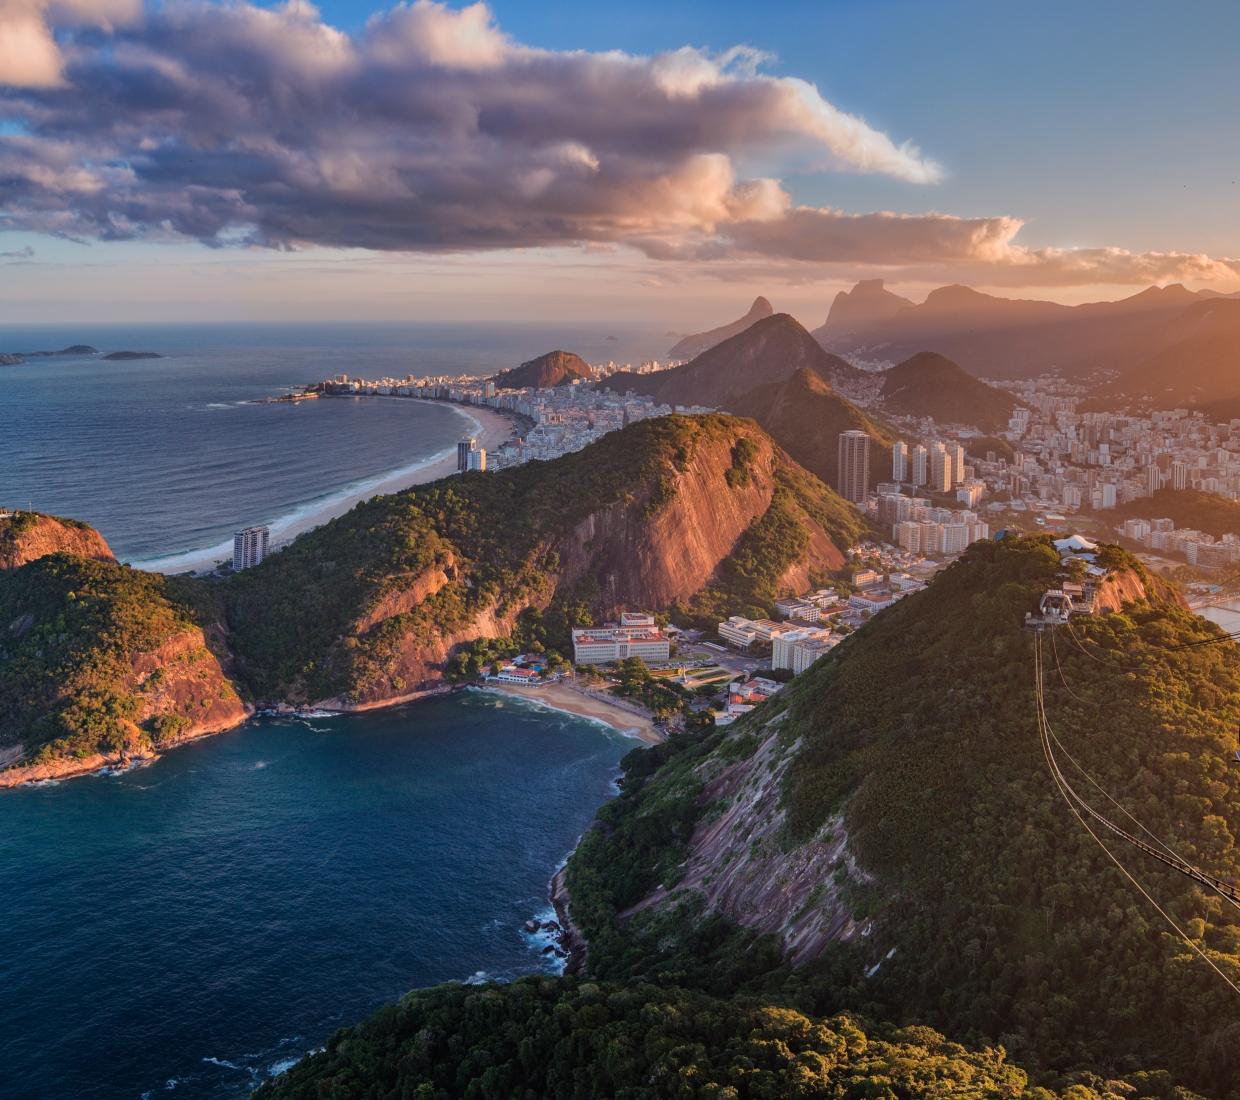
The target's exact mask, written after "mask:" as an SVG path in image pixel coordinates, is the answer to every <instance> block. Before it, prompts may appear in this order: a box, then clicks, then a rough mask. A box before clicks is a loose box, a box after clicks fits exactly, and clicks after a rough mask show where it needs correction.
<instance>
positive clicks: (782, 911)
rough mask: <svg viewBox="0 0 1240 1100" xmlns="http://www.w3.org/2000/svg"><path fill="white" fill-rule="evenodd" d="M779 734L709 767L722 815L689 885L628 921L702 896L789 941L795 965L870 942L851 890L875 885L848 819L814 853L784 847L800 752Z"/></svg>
mask: <svg viewBox="0 0 1240 1100" xmlns="http://www.w3.org/2000/svg"><path fill="white" fill-rule="evenodd" d="M779 725H780V723H779V719H776V720H775V721H773V722H771V723H770V724H768V725H767V726H766V727H765V728H760V729H759V730H757V732H756V733H738V734H735V735H734V738H739V739H741V743H742V744H744V743H747V742H752V744H753V751H752V754H751V755H748V756H747V757H746V758H745V759H736V760H735V762H732V763H729V762H728V759H727V754H726V749H725V750H724V751H721V752H716V753H714V754H712V755H711V756H710V757H709V758H708V759H707V761H706V763H705V764H703V765H702V767H701V769H700V770H699V775H700V777H701V778H702V780H703V781H704V783H705V787H704V790H703V792H702V794H701V796H700V797H699V801H700V802H702V803H707V804H714V806H715V812H708V813H707V814H706V815H705V817H704V818H703V819H702V820H701V821H700V822H699V823H698V826H697V828H696V829H695V830H694V833H693V838H692V840H691V841H690V850H691V852H692V855H691V856H690V857H689V860H688V863H687V865H686V867H685V874H684V877H683V878H682V879H681V881H680V883H679V884H678V885H677V886H676V887H675V889H673V890H672V891H671V892H668V891H666V890H664V889H663V887H659V888H658V889H657V890H656V891H655V892H654V893H652V894H651V895H650V896H649V897H646V898H644V899H643V900H642V901H641V902H639V903H638V904H637V905H635V906H632V907H631V908H629V909H626V910H624V911H622V912H621V913H619V914H618V915H617V919H618V920H620V921H626V920H628V919H629V918H631V917H632V916H633V915H634V914H635V913H637V912H639V911H641V910H642V909H646V908H649V907H650V906H662V905H665V904H670V905H673V906H674V905H676V904H677V903H678V902H679V901H680V900H681V899H682V898H683V897H684V896H685V895H686V894H687V893H688V892H694V893H698V894H700V895H701V896H702V898H703V899H704V901H705V905H706V909H707V910H708V911H712V912H719V913H723V914H724V915H726V916H729V917H731V918H732V919H733V920H735V921H736V922H737V923H738V924H740V925H742V926H743V927H745V928H752V929H753V930H754V931H756V932H758V933H760V934H763V933H774V934H775V935H777V936H779V938H780V941H781V943H782V944H783V948H784V951H785V953H786V955H787V957H788V959H789V961H791V962H792V963H794V964H800V963H804V962H808V961H809V960H810V959H813V958H816V957H817V956H818V955H819V954H821V953H822V950H823V949H824V948H825V947H826V945H827V944H828V943H830V942H831V941H832V940H847V939H851V938H852V937H853V936H854V935H856V934H858V933H859V932H860V933H862V934H864V932H865V922H864V921H858V920H857V919H856V918H855V917H854V916H853V914H852V912H851V911H850V910H849V908H848V905H847V903H846V902H845V901H844V890H845V887H846V885H847V883H848V881H849V880H850V879H851V880H852V881H854V882H869V881H870V880H869V876H868V875H866V874H865V872H863V871H861V870H860V869H859V868H858V867H857V865H856V863H855V861H854V859H853V857H852V855H851V853H850V851H849V847H848V834H847V832H846V831H845V829H844V823H843V819H842V818H841V817H838V816H836V817H833V818H832V819H831V820H829V821H828V822H827V823H826V824H825V825H824V826H823V827H822V828H821V829H820V830H819V831H818V833H817V835H815V836H814V837H813V839H811V840H809V841H808V842H806V843H804V844H800V845H797V846H795V847H793V848H788V849H785V847H784V845H783V844H782V843H781V840H780V833H781V830H782V829H783V825H784V818H785V816H786V811H785V809H784V808H783V807H782V806H781V805H780V803H781V796H782V790H783V777H784V772H785V770H786V769H787V767H788V765H789V763H791V761H792V759H793V758H794V757H795V755H796V752H797V749H798V748H799V742H796V743H793V744H791V745H781V743H780V737H779ZM738 755H744V754H743V753H740V754H738Z"/></svg>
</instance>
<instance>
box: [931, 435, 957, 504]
mask: <svg viewBox="0 0 1240 1100" xmlns="http://www.w3.org/2000/svg"><path fill="white" fill-rule="evenodd" d="M927 484H928V485H929V486H930V488H931V489H933V490H934V491H935V492H936V493H945V492H947V490H948V489H950V488H951V487H952V460H951V458H950V457H948V454H947V448H946V447H944V446H943V444H942V443H934V444H931V447H930V480H929V481H928V482H927Z"/></svg>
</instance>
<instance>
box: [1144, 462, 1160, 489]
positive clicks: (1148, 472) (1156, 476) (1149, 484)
mask: <svg viewBox="0 0 1240 1100" xmlns="http://www.w3.org/2000/svg"><path fill="white" fill-rule="evenodd" d="M1161 488H1162V471H1161V470H1159V468H1158V467H1157V466H1156V465H1154V464H1153V463H1151V464H1150V465H1149V466H1147V467H1146V468H1145V495H1146V496H1151V497H1152V496H1153V495H1154V494H1155V493H1156V492H1158V490H1159V489H1161Z"/></svg>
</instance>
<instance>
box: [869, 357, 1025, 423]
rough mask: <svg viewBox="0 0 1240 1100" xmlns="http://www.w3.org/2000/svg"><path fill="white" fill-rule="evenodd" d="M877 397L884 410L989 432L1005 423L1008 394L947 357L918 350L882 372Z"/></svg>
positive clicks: (1012, 405)
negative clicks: (880, 388) (969, 426)
mask: <svg viewBox="0 0 1240 1100" xmlns="http://www.w3.org/2000/svg"><path fill="white" fill-rule="evenodd" d="M882 377H883V388H882V390H880V391H879V400H880V401H881V402H882V407H883V408H884V409H885V410H886V411H887V412H888V413H894V414H897V415H900V416H930V417H933V418H934V419H935V420H936V421H938V422H939V423H940V424H970V425H973V426H974V427H977V428H981V429H982V431H986V432H993V431H998V430H999V429H1001V428H1006V427H1007V422H1008V418H1009V417H1011V415H1012V410H1013V409H1014V408H1015V407H1016V402H1015V401H1014V400H1013V399H1012V397H1011V395H1010V394H1008V393H1006V392H1005V391H1003V390H996V389H994V388H992V387H990V386H988V385H986V383H984V382H979V381H978V380H977V379H976V378H974V377H973V376H972V375H971V374H968V373H966V372H965V371H963V370H962V369H961V368H960V367H958V366H957V365H956V364H955V363H953V362H952V361H951V360H950V359H947V358H944V357H943V356H942V355H938V354H936V353H935V352H932V351H923V352H919V353H918V354H917V355H914V356H913V357H912V358H910V359H906V360H904V362H903V363H897V364H896V365H895V366H894V367H892V368H891V369H890V370H889V371H887V372H886V373H885V374H883V376H882Z"/></svg>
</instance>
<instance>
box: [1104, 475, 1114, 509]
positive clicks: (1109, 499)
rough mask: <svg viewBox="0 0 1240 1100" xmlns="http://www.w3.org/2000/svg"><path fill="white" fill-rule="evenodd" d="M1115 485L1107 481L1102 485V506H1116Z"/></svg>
mask: <svg viewBox="0 0 1240 1100" xmlns="http://www.w3.org/2000/svg"><path fill="white" fill-rule="evenodd" d="M1115 492H1116V490H1115V486H1114V485H1113V484H1111V482H1109V481H1108V482H1106V483H1105V484H1104V485H1103V486H1102V507H1103V508H1114V507H1115V503H1116V496H1115Z"/></svg>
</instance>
